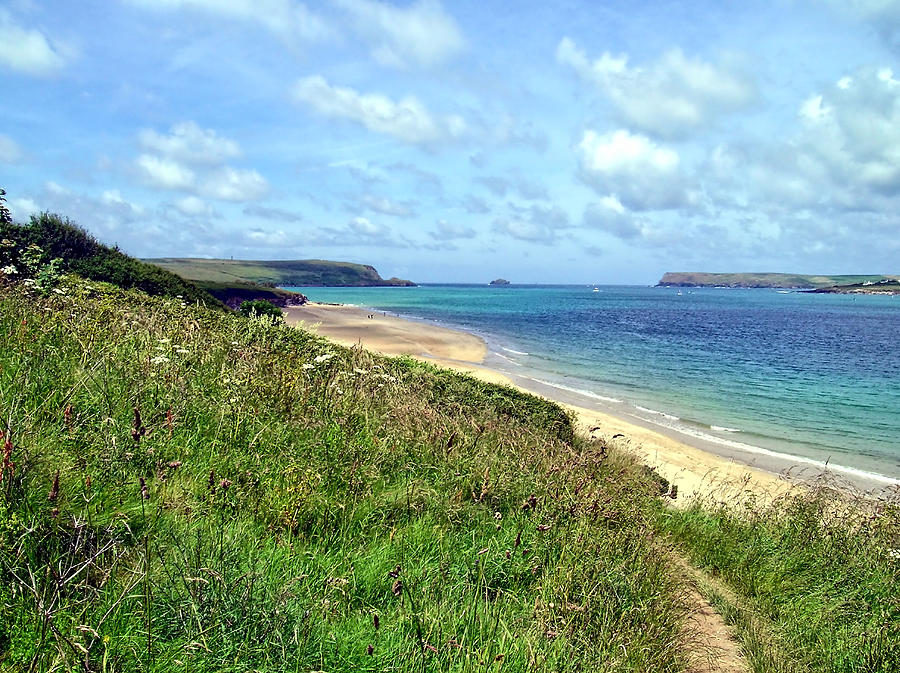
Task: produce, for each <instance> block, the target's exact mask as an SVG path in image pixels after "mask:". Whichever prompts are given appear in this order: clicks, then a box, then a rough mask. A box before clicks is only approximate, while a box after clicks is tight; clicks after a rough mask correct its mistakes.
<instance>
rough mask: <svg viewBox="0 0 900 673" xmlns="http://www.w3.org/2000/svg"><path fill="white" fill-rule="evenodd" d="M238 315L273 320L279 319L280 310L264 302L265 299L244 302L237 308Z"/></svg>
mask: <svg viewBox="0 0 900 673" xmlns="http://www.w3.org/2000/svg"><path fill="white" fill-rule="evenodd" d="M238 313H240V314H241V315H242V316H244V317H245V318H253V317H255V316H264V315H265V316H271V317H273V318H277V319H279V320H280V319H281V318H282V314H281V309H280V308H278V307H277V306H275V304H272V303H271V302H268V301H266V300H265V299H254V300H252V301H245V302H244V303H242V304H241V305H240V307H239V308H238Z"/></svg>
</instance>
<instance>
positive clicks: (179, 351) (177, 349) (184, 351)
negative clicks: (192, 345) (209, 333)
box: [175, 348, 190, 355]
mask: <svg viewBox="0 0 900 673" xmlns="http://www.w3.org/2000/svg"><path fill="white" fill-rule="evenodd" d="M175 352H176V353H181V354H182V355H188V354H189V353H190V351H189V350H187V349H185V348H176V349H175Z"/></svg>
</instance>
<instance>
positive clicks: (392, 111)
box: [293, 75, 466, 145]
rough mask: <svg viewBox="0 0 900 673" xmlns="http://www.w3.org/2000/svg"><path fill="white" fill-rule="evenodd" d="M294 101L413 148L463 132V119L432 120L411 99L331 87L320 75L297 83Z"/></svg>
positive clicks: (434, 118)
mask: <svg viewBox="0 0 900 673" xmlns="http://www.w3.org/2000/svg"><path fill="white" fill-rule="evenodd" d="M293 97H294V100H295V101H297V102H298V103H304V104H306V105H308V106H310V107H311V108H313V109H314V110H315V111H316V112H318V113H319V114H322V115H324V116H326V117H337V118H342V119H348V120H351V121H354V122H356V123H358V124H361V125H362V126H364V127H366V128H367V129H369V130H370V131H375V132H376V133H383V134H385V135H389V136H392V137H394V138H396V139H397V140H401V141H403V142H405V143H410V144H413V145H436V144H439V143H444V142H448V141H451V140H456V139H459V138H461V137H462V136H463V135H464V134H465V132H466V122H465V120H464V119H463V118H462V117H460V116H458V115H451V116H447V117H435V116H433V115H432V114H431V113H430V112H429V111H428V109H427V108H426V107H425V106H424V105H423V104H422V103H421V102H420V101H419V100H418V99H417V98H415V97H414V96H407V97H406V98H403V99H402V100H400V101H393V100H391V99H390V98H388V97H387V96H383V95H381V94H377V93H372V94H363V93H360V92H358V91H356V90H354V89H351V88H349V87H340V86H333V85H331V84H329V83H328V82H327V81H326V80H325V78H324V77H322V76H320V75H313V76H310V77H304V78H302V79H300V80H298V81H297V82H296V84H294V88H293Z"/></svg>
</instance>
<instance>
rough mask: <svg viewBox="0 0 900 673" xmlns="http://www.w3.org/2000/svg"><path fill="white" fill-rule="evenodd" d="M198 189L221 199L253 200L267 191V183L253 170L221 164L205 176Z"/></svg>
mask: <svg viewBox="0 0 900 673" xmlns="http://www.w3.org/2000/svg"><path fill="white" fill-rule="evenodd" d="M199 191H200V193H201V194H202V195H204V196H207V197H209V198H211V199H219V200H221V201H255V200H257V199H261V198H262V197H264V196H265V195H266V194H268V193H269V183H268V182H266V179H265V178H264V177H263V176H261V175H260V174H259V173H257V172H256V171H254V170H250V169H238V168H232V167H230V166H223V167H222V168H219V169H217V170H215V171H213V172H212V173H210V174H209V175H207V176H206V178H205V179H204V180H203V182H202V183H201V184H200V185H199Z"/></svg>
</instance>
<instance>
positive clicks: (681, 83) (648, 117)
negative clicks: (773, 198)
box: [556, 37, 756, 138]
mask: <svg viewBox="0 0 900 673" xmlns="http://www.w3.org/2000/svg"><path fill="white" fill-rule="evenodd" d="M556 59H557V61H558V62H559V63H562V64H564V65H567V66H570V67H571V68H572V69H574V70H575V72H576V73H577V74H578V76H579V77H580V78H581V79H583V80H585V81H587V82H589V83H591V84H593V85H595V86H596V87H597V88H599V90H600V91H601V92H603V93H604V94H605V95H606V97H607V98H608V99H609V100H610V102H611V103H612V104H613V105H614V106H615V108H616V110H617V111H618V113H619V116H620V117H621V119H622V121H624V122H625V123H627V124H629V125H630V126H633V127H636V128H637V129H639V130H641V131H644V132H645V133H650V134H653V135H657V136H661V137H667V138H674V137H682V136H684V135H686V134H688V133H689V132H691V131H694V130H696V129H700V128H703V127H705V126H707V125H708V124H710V123H711V122H712V120H713V119H715V118H716V117H717V116H719V115H721V114H723V113H726V112H732V111H735V110H739V109H741V108H743V107H745V106H746V105H747V104H749V103H750V102H752V101H753V100H754V99H755V97H756V87H755V85H754V83H753V82H752V81H751V80H750V79H749V78H748V77H747V76H745V75H743V74H742V73H740V72H739V71H738V70H737V69H735V68H733V67H730V66H729V65H728V64H725V63H719V64H713V63H707V62H705V61H702V60H700V59H692V58H689V57H688V56H685V54H684V53H683V52H682V51H681V50H680V49H673V50H671V51H669V52H667V53H665V54H663V56H662V57H661V58H660V59H659V61H657V62H656V63H654V64H651V65H648V66H645V67H640V66H636V67H629V65H628V57H627V56H626V55H624V54H622V55H618V56H614V55H612V54H610V53H609V52H604V53H603V54H602V55H601V56H600V58H597V59H595V60H594V61H591V60H590V59H589V58H588V56H587V54H586V53H585V52H584V51H583V50H582V49H580V48H579V47H578V46H577V45H576V44H575V42H573V41H572V40H571V39H569V38H568V37H565V38H563V39H562V41H561V42H560V43H559V46H558V47H557V49H556Z"/></svg>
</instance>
